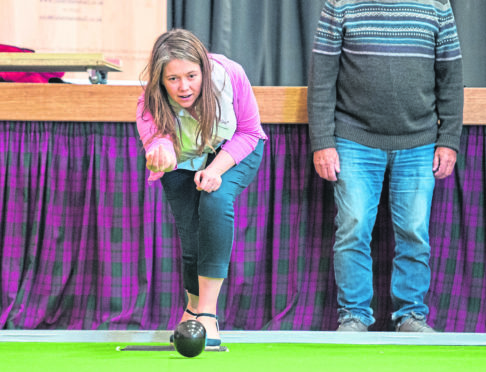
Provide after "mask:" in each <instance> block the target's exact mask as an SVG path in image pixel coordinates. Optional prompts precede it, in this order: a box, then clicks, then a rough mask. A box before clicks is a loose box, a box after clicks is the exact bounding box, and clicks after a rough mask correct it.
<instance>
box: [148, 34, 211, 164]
mask: <svg viewBox="0 0 486 372" xmlns="http://www.w3.org/2000/svg"><path fill="white" fill-rule="evenodd" d="M174 59H180V60H186V61H190V62H193V63H197V64H198V65H199V66H200V67H201V73H202V83H201V93H200V95H199V97H198V98H197V100H196V101H195V103H194V105H195V108H196V112H197V115H198V118H196V119H197V120H198V122H199V129H198V132H197V133H196V138H197V139H198V140H199V143H200V146H199V149H198V150H199V152H200V153H202V151H203V150H204V148H205V147H206V146H211V138H212V136H213V128H214V124H215V121H216V122H219V119H220V118H219V115H220V112H221V110H220V106H219V100H218V98H217V95H216V93H215V89H214V86H213V82H212V80H211V72H212V67H211V63H210V61H209V58H208V51H207V49H206V48H205V47H204V45H203V43H202V42H201V41H200V40H199V39H198V38H197V37H196V36H195V35H194V34H193V33H191V32H190V31H187V30H183V29H174V30H171V31H168V32H166V33H164V34H162V35H160V36H159V37H158V39H157V40H156V42H155V44H154V47H153V49H152V54H151V56H150V60H149V63H148V65H147V66H146V67H145V69H144V71H143V74H145V75H146V77H147V79H146V80H147V85H146V87H145V106H144V111H143V112H144V113H145V112H147V111H148V112H150V113H151V114H152V116H153V118H154V122H155V125H156V126H157V132H156V133H155V134H154V137H156V136H167V135H169V136H170V137H171V139H172V142H173V144H174V149H175V151H176V154H177V155H179V154H180V151H181V143H180V141H179V136H178V135H177V132H179V131H180V123H179V120H178V119H177V116H176V113H175V112H174V110H173V108H172V106H171V105H170V103H169V95H168V94H167V91H166V89H165V87H164V85H163V80H162V79H163V73H164V68H165V66H166V65H167V64H168V63H169V62H170V61H172V60H174ZM147 75H148V76H147Z"/></svg>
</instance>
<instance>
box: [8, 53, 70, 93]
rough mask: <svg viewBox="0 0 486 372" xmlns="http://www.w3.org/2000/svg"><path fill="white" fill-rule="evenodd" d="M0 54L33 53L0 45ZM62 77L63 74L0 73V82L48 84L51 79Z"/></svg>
mask: <svg viewBox="0 0 486 372" xmlns="http://www.w3.org/2000/svg"><path fill="white" fill-rule="evenodd" d="M0 53H34V51H33V50H32V49H27V48H19V47H16V46H12V45H6V44H0ZM63 76H64V72H31V71H26V72H20V71H19V72H17V71H0V81H1V80H4V81H9V82H15V83H48V82H49V80H50V79H52V78H61V77H63Z"/></svg>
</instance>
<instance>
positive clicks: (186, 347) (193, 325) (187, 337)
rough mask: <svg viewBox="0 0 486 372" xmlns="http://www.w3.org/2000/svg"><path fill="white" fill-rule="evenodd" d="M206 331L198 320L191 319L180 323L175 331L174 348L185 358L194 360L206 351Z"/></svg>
mask: <svg viewBox="0 0 486 372" xmlns="http://www.w3.org/2000/svg"><path fill="white" fill-rule="evenodd" d="M205 346H206V329H205V328H204V326H203V325H202V324H201V323H199V322H198V321H197V320H194V319H191V320H186V321H185V322H181V323H179V325H178V326H177V328H176V329H175V331H174V347H175V349H176V350H177V352H178V353H179V354H181V355H183V356H185V357H188V358H192V357H195V356H198V355H199V354H201V353H202V352H203V351H204V347H205Z"/></svg>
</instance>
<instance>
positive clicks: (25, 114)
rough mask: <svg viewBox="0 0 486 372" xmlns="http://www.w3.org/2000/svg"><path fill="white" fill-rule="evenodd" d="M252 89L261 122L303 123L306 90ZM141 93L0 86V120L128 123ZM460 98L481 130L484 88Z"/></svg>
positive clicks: (485, 121)
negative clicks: (463, 100)
mask: <svg viewBox="0 0 486 372" xmlns="http://www.w3.org/2000/svg"><path fill="white" fill-rule="evenodd" d="M253 90H254V92H255V96H256V99H257V102H258V106H259V108H260V116H261V120H262V123H265V124H306V123H307V87H270V86H266V87H263V86H256V87H253ZM141 92H142V88H141V86H120V85H73V84H21V83H0V120H9V121H12V120H18V121H76V122H133V121H135V111H136V106H137V99H138V97H139V95H140V93H141ZM464 94H465V105H464V124H465V125H486V88H465V90H464Z"/></svg>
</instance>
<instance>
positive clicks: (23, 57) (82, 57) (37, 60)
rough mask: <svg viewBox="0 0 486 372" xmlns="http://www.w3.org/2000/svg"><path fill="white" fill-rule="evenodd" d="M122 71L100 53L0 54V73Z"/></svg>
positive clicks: (113, 61) (119, 64)
mask: <svg viewBox="0 0 486 372" xmlns="http://www.w3.org/2000/svg"><path fill="white" fill-rule="evenodd" d="M89 69H92V70H96V71H104V72H108V71H122V69H121V62H120V61H116V60H113V59H107V58H105V57H104V56H103V54H101V53H0V71H35V72H83V71H87V70H89Z"/></svg>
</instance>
